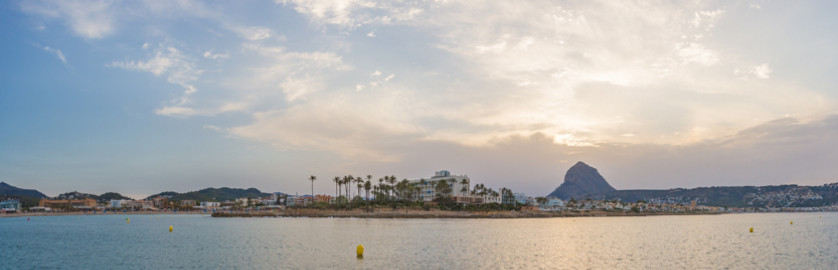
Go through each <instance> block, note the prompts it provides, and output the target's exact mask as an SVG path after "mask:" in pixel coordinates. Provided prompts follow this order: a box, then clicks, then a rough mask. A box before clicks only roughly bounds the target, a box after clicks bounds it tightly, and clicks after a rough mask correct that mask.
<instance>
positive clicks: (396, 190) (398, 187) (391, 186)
mask: <svg viewBox="0 0 838 270" xmlns="http://www.w3.org/2000/svg"><path fill="white" fill-rule="evenodd" d="M372 178H373V177H372V175H366V177H361V176H358V177H354V176H352V175H351V174H350V175H345V176H343V177H341V176H335V177H334V178H332V182H334V183H335V198H338V197H341V196H346V198H347V199H351V198H353V197H352V187H353V185H354V186H355V187H357V193H355V196H361V190H362V189H363V190H364V191H365V194H364V199H365V200H367V201H369V199H370V191H372V195H373V196H374V197H375V198H376V199H383V200H388V201H389V200H408V201H413V200H416V199H418V198H419V195H420V193H421V192H422V187H423V186H427V184H428V183H429V181H428V180H425V179H422V180H420V181H419V182H413V183H411V182H410V181H408V180H407V179H402V180H401V181H398V180H397V178H396V176H393V175H390V176H384V177H382V178H378V184H377V185H376V184H373V182H372ZM309 180H310V181H311V196H312V199H314V181H316V180H317V177H316V176H314V175H312V176H310V177H309ZM455 181H456V180H454V179H448V180H446V181H438V182H436V184H435V185H433V188H434V189H435V191H436V194H437V196H447V195H451V193H452V192H453V191H452V190H450V188H449V185H448V183H452V184H453V183H455ZM460 184H461V185H462V186H463V188H462V189H461V190H459V192H460V194H469V195H472V196H500V194H499V193H498V192H497V191H494V190H493V189H491V188H486V186H485V185H483V184H477V185H475V186H474V188H473V189H469V186H470V183H469V180H468V179H462V180H461V182H460ZM501 190H502V191H505V190H507V189H505V188H504V189H501ZM344 194H346V195H344Z"/></svg>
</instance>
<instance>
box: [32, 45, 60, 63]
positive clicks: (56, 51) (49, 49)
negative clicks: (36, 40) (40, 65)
mask: <svg viewBox="0 0 838 270" xmlns="http://www.w3.org/2000/svg"><path fill="white" fill-rule="evenodd" d="M35 47H38V48H41V49H42V50H44V51H45V52H48V53H50V54H54V55H55V57H58V60H61V63H63V64H65V65H66V64H67V58H66V57H64V53H63V52H61V50H60V49H56V48H52V47H50V46H41V45H39V44H35Z"/></svg>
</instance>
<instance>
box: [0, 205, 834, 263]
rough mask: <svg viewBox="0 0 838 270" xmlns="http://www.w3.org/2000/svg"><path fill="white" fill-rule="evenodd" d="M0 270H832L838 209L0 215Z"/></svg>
mask: <svg viewBox="0 0 838 270" xmlns="http://www.w3.org/2000/svg"><path fill="white" fill-rule="evenodd" d="M126 217H127V218H130V220H131V222H130V224H126V222H125V218H126ZM790 221H794V224H793V225H792V224H789V223H790ZM169 226H174V232H171V233H170V232H169V230H168V229H169ZM749 227H754V230H755V231H754V233H749V232H748V228H749ZM358 244H363V245H364V247H365V250H366V251H365V256H364V258H363V259H357V258H356V257H355V247H356V246H357V245H358ZM0 268H2V269H268V268H283V269H325V268H331V269H347V268H350V269H351V268H370V269H838V213H779V214H728V215H713V216H657V217H591V218H548V219H323V218H211V217H209V216H201V215H114V216H61V217H57V216H53V217H31V219H30V221H26V217H17V218H0Z"/></svg>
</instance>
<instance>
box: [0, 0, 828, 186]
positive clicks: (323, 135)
mask: <svg viewBox="0 0 838 270" xmlns="http://www.w3.org/2000/svg"><path fill="white" fill-rule="evenodd" d="M836 9H838V2H834V1H807V2H790V1H674V2H672V1H664V2H646V1H640V2H635V1H538V0H534V1H448V0H440V1H415V2H413V1H410V2H403V1H367V0H310V1H294V0H289V1H273V2H271V1H190V0H178V1H156V0H154V1H153V0H148V1H62V0H51V1H2V2H0V26H2V27H0V40H2V42H0V180H2V181H4V182H7V183H10V184H12V185H15V186H18V187H23V188H35V189H38V190H40V191H42V192H44V193H46V194H47V195H51V196H55V195H57V194H60V193H63V192H69V191H75V190H77V191H81V192H87V193H95V194H101V193H104V192H109V191H115V192H119V193H123V194H128V195H131V196H134V197H144V196H147V195H150V194H153V193H157V192H160V191H168V190H171V191H178V192H187V191H193V190H198V189H202V188H206V187H222V186H227V187H240V188H248V187H256V188H258V189H260V190H263V191H268V192H274V191H280V192H288V193H292V194H294V193H299V194H308V193H309V192H310V191H309V190H310V185H311V183H310V182H309V181H308V177H309V176H310V175H315V176H317V177H318V180H317V181H316V182H315V184H314V185H315V187H314V189H315V193H320V194H332V193H334V183H333V182H332V181H331V179H332V178H333V177H335V176H343V175H346V174H352V175H356V176H359V175H363V176H365V175H367V174H371V175H372V176H373V177H374V179H377V178H379V177H381V176H384V175H395V176H396V177H397V178H398V179H403V178H408V179H417V178H422V177H426V178H427V177H430V176H433V173H434V172H435V171H438V170H449V171H451V173H452V174H458V175H462V174H465V175H468V176H469V177H470V178H471V179H472V182H473V183H483V184H485V185H486V186H488V187H494V188H495V189H499V188H501V187H507V188H511V189H512V190H513V191H515V192H524V193H526V194H528V195H530V196H544V195H546V194H547V193H549V192H551V191H552V190H553V189H555V188H556V187H557V186H558V185H559V184H561V182H562V181H563V177H564V173H565V172H566V171H567V169H568V168H569V167H570V166H572V165H573V164H575V163H576V162H577V161H584V162H586V163H587V164H589V165H591V166H593V167H596V168H598V169H599V172H600V173H601V174H603V176H604V177H605V178H606V179H607V180H608V181H609V183H611V185H612V186H614V187H615V188H617V189H666V188H678V187H684V188H689V187H705V186H731V185H776V184H801V185H820V184H824V183H830V182H837V181H838V166H836V165H835V164H838V151H836V149H838V139H836V138H838V113H836V112H838V76H835V70H838V66H836V63H838V46H835V45H836V44H838V32H836V31H835V29H834V28H835V27H834V26H835V25H838V19H836V17H835V16H834V14H833V11H834V10H836Z"/></svg>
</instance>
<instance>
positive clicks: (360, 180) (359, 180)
mask: <svg viewBox="0 0 838 270" xmlns="http://www.w3.org/2000/svg"><path fill="white" fill-rule="evenodd" d="M355 184H357V185H358V196H361V189H362V188H364V179H363V178H361V177H360V176H358V178H355Z"/></svg>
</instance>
